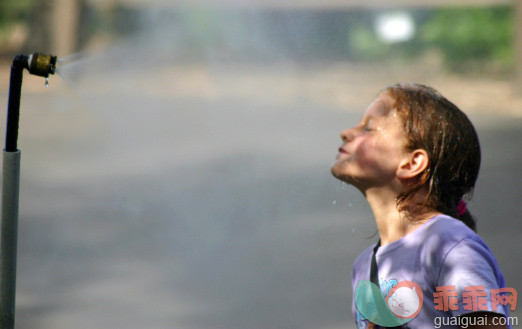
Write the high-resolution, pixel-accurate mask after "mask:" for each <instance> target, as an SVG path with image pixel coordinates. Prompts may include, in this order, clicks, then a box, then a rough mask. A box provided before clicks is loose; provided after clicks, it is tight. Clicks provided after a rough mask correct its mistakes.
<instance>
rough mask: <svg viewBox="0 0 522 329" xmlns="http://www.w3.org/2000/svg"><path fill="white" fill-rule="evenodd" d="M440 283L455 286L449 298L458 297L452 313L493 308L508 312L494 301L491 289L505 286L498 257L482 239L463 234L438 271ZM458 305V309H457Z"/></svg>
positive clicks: (500, 311) (495, 310)
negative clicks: (462, 237)
mask: <svg viewBox="0 0 522 329" xmlns="http://www.w3.org/2000/svg"><path fill="white" fill-rule="evenodd" d="M436 282H437V287H443V286H446V287H447V286H455V288H454V290H455V291H456V293H455V292H453V291H452V292H451V294H449V296H454V297H448V295H447V296H446V298H453V301H456V299H455V298H458V307H456V305H454V307H453V309H450V311H451V315H452V316H459V315H463V314H467V313H472V312H478V311H490V312H495V313H499V314H503V315H505V316H508V311H507V308H505V307H504V306H502V305H492V303H491V301H492V296H491V290H492V289H499V288H504V287H505V281H504V277H503V275H502V273H501V272H500V269H499V266H498V263H497V260H496V259H495V257H494V256H493V253H492V252H491V250H490V249H489V247H488V246H487V245H486V243H485V242H484V241H482V239H474V238H464V239H462V240H460V241H459V242H457V243H456V244H455V246H454V247H453V248H451V249H450V250H449V251H448V252H447V253H446V255H445V257H444V260H443V262H442V265H441V267H440V270H439V273H438V280H437V281H436ZM455 308H457V309H455Z"/></svg>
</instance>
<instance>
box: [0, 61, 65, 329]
mask: <svg viewBox="0 0 522 329" xmlns="http://www.w3.org/2000/svg"><path fill="white" fill-rule="evenodd" d="M24 69H27V70H28V71H29V73H31V74H34V75H38V76H41V77H45V78H47V77H48V76H49V74H54V72H55V70H56V56H51V55H45V54H40V53H34V54H32V55H29V56H24V55H18V56H16V57H15V58H14V60H13V65H12V66H11V79H10V82H9V83H10V86H9V101H8V108H7V127H6V134H5V149H4V152H3V163H4V168H3V181H2V221H1V223H2V231H1V233H0V239H1V240H0V329H13V328H14V321H15V297H16V253H17V245H18V241H17V240H18V197H19V190H20V155H21V152H20V150H18V148H17V141H18V123H19V120H20V97H21V93H22V77H23V70H24Z"/></svg>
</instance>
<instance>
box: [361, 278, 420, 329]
mask: <svg viewBox="0 0 522 329" xmlns="http://www.w3.org/2000/svg"><path fill="white" fill-rule="evenodd" d="M422 303H423V295H422V290H421V288H420V287H419V285H418V284H416V283H415V282H412V281H401V282H399V283H397V284H396V285H395V286H394V287H393V288H392V289H391V290H390V291H389V292H388V295H387V296H386V297H384V296H383V294H382V293H381V290H380V288H379V287H378V286H377V285H375V284H373V283H372V282H370V281H364V280H362V281H359V283H358V284H357V288H355V306H356V307H357V310H358V311H359V312H360V313H361V315H362V316H364V317H365V318H366V319H367V320H368V321H370V322H372V323H375V324H377V325H379V326H383V327H397V326H400V325H403V324H405V323H407V322H408V321H410V320H411V319H413V318H414V317H416V316H417V314H419V312H420V310H421V308H422Z"/></svg>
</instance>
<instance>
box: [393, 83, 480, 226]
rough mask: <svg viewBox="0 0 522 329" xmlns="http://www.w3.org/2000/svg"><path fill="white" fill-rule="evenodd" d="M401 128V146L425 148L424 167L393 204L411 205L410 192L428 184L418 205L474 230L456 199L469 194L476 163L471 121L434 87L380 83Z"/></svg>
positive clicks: (477, 155) (477, 152)
mask: <svg viewBox="0 0 522 329" xmlns="http://www.w3.org/2000/svg"><path fill="white" fill-rule="evenodd" d="M384 93H386V94H388V95H390V96H391V97H392V98H393V99H394V101H395V102H394V109H395V110H396V111H397V114H398V115H399V117H401V119H402V122H403V124H404V129H405V132H406V139H407V143H406V148H407V149H408V150H410V151H413V150H415V149H424V150H426V152H427V153H428V156H429V164H428V167H427V169H426V170H425V171H424V172H423V173H422V174H421V175H420V176H419V177H418V179H417V180H415V181H413V182H412V183H411V184H409V185H408V186H406V187H405V189H404V190H403V191H402V192H401V193H400V195H399V196H398V198H397V206H398V208H399V209H403V208H404V207H405V206H410V205H411V201H412V199H413V195H414V194H415V192H417V191H419V190H420V189H421V188H422V187H423V186H424V185H425V184H428V186H427V187H428V194H427V196H426V200H424V203H423V204H421V205H420V208H418V209H417V210H422V209H423V208H425V207H429V208H432V209H435V210H438V211H440V212H442V213H444V214H447V215H449V216H452V217H455V218H458V219H459V220H461V221H462V222H464V223H465V224H466V225H467V226H468V227H470V228H471V229H473V230H475V229H476V224H475V220H474V218H473V217H472V216H471V213H470V212H469V211H468V210H466V212H465V213H464V214H463V215H461V216H458V211H457V205H458V203H459V202H460V200H462V198H463V197H464V196H465V195H466V196H467V197H468V198H471V193H472V191H473V188H474V186H475V182H476V180H477V177H478V173H479V168H480V158H481V155H480V145H479V140H478V136H477V132H476V131H475V128H474V127H473V124H472V123H471V121H470V120H469V119H468V117H467V116H466V114H464V113H463V112H462V111H461V110H460V109H459V108H458V107H457V106H456V105H455V104H453V103H452V102H450V101H449V100H447V99H446V98H445V97H443V96H442V95H441V94H440V93H439V92H438V91H436V90H435V89H433V88H431V87H428V86H425V85H421V84H396V85H393V86H389V87H387V88H385V89H384Z"/></svg>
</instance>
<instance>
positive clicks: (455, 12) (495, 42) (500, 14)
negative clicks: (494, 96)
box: [422, 7, 514, 71]
mask: <svg viewBox="0 0 522 329" xmlns="http://www.w3.org/2000/svg"><path fill="white" fill-rule="evenodd" d="M513 25H514V24H513V13H512V10H511V8H507V7H502V8H473V9H441V10H437V11H436V12H435V14H434V15H433V16H432V18H431V19H430V20H429V21H428V22H427V23H426V24H425V25H424V26H423V31H422V37H423V39H424V40H425V42H426V44H427V45H429V46H435V47H438V48H439V49H440V50H441V51H442V52H443V54H444V56H445V63H446V64H447V65H448V67H449V68H450V69H452V70H455V71H466V70H469V69H473V68H477V66H480V65H484V64H486V63H488V62H489V63H491V62H493V63H495V64H497V65H500V66H501V67H503V68H509V66H511V65H512V62H513V35H514V31H513Z"/></svg>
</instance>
